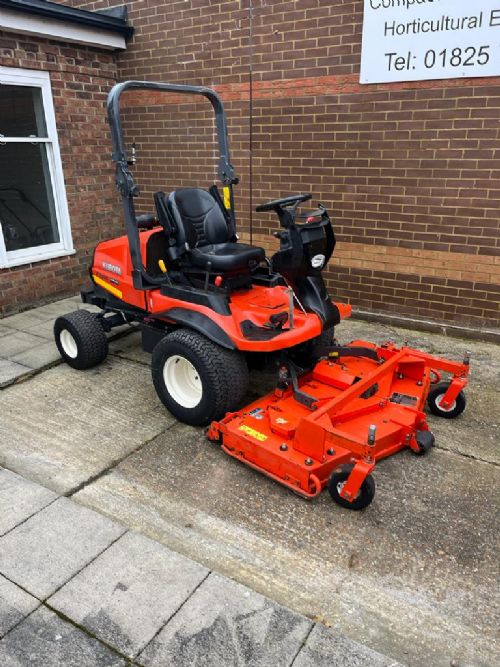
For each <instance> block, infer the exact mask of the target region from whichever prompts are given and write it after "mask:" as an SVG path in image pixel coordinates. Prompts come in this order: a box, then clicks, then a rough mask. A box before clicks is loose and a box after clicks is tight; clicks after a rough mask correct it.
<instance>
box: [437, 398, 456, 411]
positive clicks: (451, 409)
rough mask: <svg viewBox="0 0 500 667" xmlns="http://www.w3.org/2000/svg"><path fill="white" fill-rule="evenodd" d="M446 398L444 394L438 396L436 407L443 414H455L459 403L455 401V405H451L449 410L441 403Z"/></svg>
mask: <svg viewBox="0 0 500 667" xmlns="http://www.w3.org/2000/svg"><path fill="white" fill-rule="evenodd" d="M443 398H444V394H439V396H436V405H437V406H438V408H439V409H440V410H441V412H453V410H454V409H455V408H456V406H457V402H456V401H453V403H452V404H451V405H450V407H449V408H445V407H444V405H441V401H442V400H443Z"/></svg>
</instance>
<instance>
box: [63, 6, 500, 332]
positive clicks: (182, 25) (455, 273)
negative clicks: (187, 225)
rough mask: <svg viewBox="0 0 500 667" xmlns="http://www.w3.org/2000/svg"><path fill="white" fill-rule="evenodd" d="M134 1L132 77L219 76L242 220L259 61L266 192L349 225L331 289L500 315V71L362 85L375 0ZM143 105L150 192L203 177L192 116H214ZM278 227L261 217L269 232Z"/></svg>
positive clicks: (259, 132) (367, 302) (126, 60)
mask: <svg viewBox="0 0 500 667" xmlns="http://www.w3.org/2000/svg"><path fill="white" fill-rule="evenodd" d="M71 4H72V5H74V6H79V7H83V6H85V7H87V8H90V9H95V8H98V7H101V8H102V7H105V6H109V5H113V4H115V3H114V0H100V1H99V2H88V1H85V0H72V1H71ZM250 4H251V5H253V26H252V39H250V21H249V9H248V8H249V5H250ZM127 6H128V8H129V18H130V21H131V23H132V24H133V25H134V27H135V29H136V34H135V36H134V39H133V41H132V43H131V44H130V46H129V49H128V50H127V51H126V52H125V53H123V54H121V55H120V56H119V60H118V66H119V77H120V78H121V79H126V78H143V79H149V80H163V81H173V82H175V81H177V82H186V83H194V84H203V85H208V86H213V87H215V88H216V89H217V90H218V91H219V92H220V93H221V95H222V97H223V98H224V100H226V101H227V108H228V115H229V121H230V131H231V138H232V146H233V154H234V155H233V157H234V163H235V165H236V167H237V168H238V170H239V173H240V176H241V177H242V184H241V186H240V187H239V211H240V224H243V227H245V225H246V224H247V223H248V220H249V195H250V192H249V169H248V165H249V157H250V145H249V98H250V85H249V69H250V68H249V64H250V60H251V61H252V63H253V88H252V95H253V115H252V121H253V146H252V149H253V150H252V158H253V171H254V176H253V192H252V196H253V203H254V204H255V203H258V202H259V201H261V200H266V199H268V198H271V197H276V196H279V195H286V194H289V193H293V192H297V191H301V190H305V191H311V192H312V193H314V195H315V198H316V199H319V200H321V201H323V202H324V203H325V204H326V205H327V206H328V207H329V209H330V210H331V213H332V217H333V220H334V222H335V229H336V232H337V237H338V247H337V251H336V258H335V260H334V261H333V262H332V264H331V267H330V271H329V274H328V279H329V284H330V287H331V291H332V294H333V295H335V296H336V297H337V298H339V299H341V300H349V301H351V303H352V304H353V305H354V306H356V307H358V308H361V309H365V310H373V311H380V312H390V313H398V314H402V315H408V316H416V317H421V318H431V319H433V320H437V321H443V322H455V323H459V324H463V325H469V326H483V327H484V326H499V324H500V308H499V302H500V287H499V282H500V280H499V276H500V233H499V222H498V219H499V212H498V211H499V205H500V136H499V131H500V125H499V122H498V118H499V116H500V78H494V79H471V80H445V81H432V82H414V83H408V84H391V85H369V86H361V85H360V84H359V83H358V81H359V68H360V53H361V29H362V13H363V2H362V0H335V1H334V0H331V1H325V0H296V1H292V0H287V1H286V2H283V1H280V0H265V1H264V0H253V2H250V0H244V1H242V2H239V1H237V0H219V1H213V0H211V1H209V0H173V1H171V2H168V3H165V2H160V1H159V0H132V1H130V2H128V3H127ZM135 101H136V102H139V101H140V100H139V99H138V98H136V100H135ZM141 104H142V106H141V108H140V111H139V112H136V113H135V114H134V116H129V119H128V124H127V129H128V130H129V131H130V133H131V135H132V134H135V135H137V138H139V135H140V134H141V133H142V132H143V130H151V132H149V136H148V138H147V139H145V140H143V141H144V143H143V146H141V148H142V151H141V153H140V157H141V162H140V164H139V165H138V172H137V175H138V180H139V182H140V181H141V180H143V181H144V182H145V184H146V191H147V192H148V194H149V192H150V191H152V190H154V189H155V187H162V188H164V189H169V188H171V187H176V186H177V185H181V184H188V183H190V184H194V183H196V180H197V179H198V178H199V179H201V181H203V182H204V181H205V180H206V179H207V171H209V170H210V169H212V166H213V165H212V161H211V159H210V158H209V157H207V154H206V151H207V148H206V147H205V146H204V145H203V144H202V143H201V141H203V140H202V139H201V135H199V134H198V133H197V134H196V135H191V137H190V136H189V134H188V133H187V131H186V126H187V124H188V122H192V123H193V124H194V127H195V128H197V129H201V128H202V126H201V125H200V124H199V122H198V121H199V120H200V119H201V117H202V116H203V112H201V111H196V110H195V109H194V107H193V106H192V105H190V106H189V107H188V106H179V105H177V104H176V105H170V106H168V107H167V108H166V110H165V111H161V110H158V108H157V109H156V114H157V116H156V118H154V114H155V112H154V111H153V110H152V108H146V107H145V106H144V102H143V101H142V102H141ZM185 111H188V112H189V113H187V114H185ZM146 113H149V114H151V117H152V118H153V121H155V122H156V123H157V126H154V125H151V124H150V125H148V119H147V116H146ZM200 114H201V115H200ZM170 120H173V121H176V122H177V123H178V125H179V127H180V128H182V134H181V135H180V136H179V137H178V139H180V141H178V140H177V139H176V136H175V134H176V132H177V128H176V129H174V131H173V132H170V134H169V135H168V142H167V146H166V147H164V148H159V147H158V145H157V144H156V138H157V137H160V136H161V132H162V131H163V128H162V124H163V122H164V121H170ZM205 123H206V119H205V118H204V117H203V121H202V125H204V124H205ZM153 130H154V131H153ZM155 132H157V133H158V134H155ZM187 148H189V154H186V153H183V149H187ZM148 158H151V161H149V160H148ZM162 164H163V165H164V166H163V167H162ZM274 228H275V222H274V221H273V220H272V218H271V217H270V216H269V215H266V214H261V215H255V214H254V230H255V238H256V239H257V240H258V241H259V242H264V241H265V240H267V239H268V238H269V232H270V231H271V229H274Z"/></svg>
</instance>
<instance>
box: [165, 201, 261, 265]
mask: <svg viewBox="0 0 500 667" xmlns="http://www.w3.org/2000/svg"><path fill="white" fill-rule="evenodd" d="M167 206H168V207H169V209H170V211H171V213H172V216H173V218H174V220H175V223H176V226H177V235H176V236H177V237H176V245H177V246H185V247H186V248H188V255H189V259H190V261H191V263H192V265H193V266H195V267H197V268H200V269H203V270H208V269H210V270H211V271H220V272H221V273H234V272H238V271H245V272H246V271H249V270H251V269H254V268H255V267H256V266H258V264H259V263H260V262H261V261H262V260H263V259H264V258H265V252H264V250H263V248H258V247H256V246H251V245H247V244H246V243H234V242H233V241H231V233H230V230H229V227H228V223H227V221H226V218H225V216H224V213H223V212H222V210H221V208H220V206H219V205H218V204H217V202H216V201H215V199H214V198H213V197H212V195H211V194H209V193H208V192H207V191H206V190H203V189H202V188H183V189H180V190H174V192H171V193H170V195H169V196H168V198H167Z"/></svg>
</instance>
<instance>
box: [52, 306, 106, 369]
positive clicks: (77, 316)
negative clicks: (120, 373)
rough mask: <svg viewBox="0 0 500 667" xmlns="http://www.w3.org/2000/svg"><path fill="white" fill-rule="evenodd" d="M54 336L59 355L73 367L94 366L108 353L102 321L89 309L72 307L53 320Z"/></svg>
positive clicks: (84, 367)
mask: <svg viewBox="0 0 500 667" xmlns="http://www.w3.org/2000/svg"><path fill="white" fill-rule="evenodd" d="M54 339H55V342H56V346H57V349H58V350H59V354H60V355H61V357H62V358H63V359H64V361H65V362H66V363H67V364H69V365H70V366H71V367H72V368H76V369H78V370H84V369H86V368H91V367H92V366H97V364H100V363H101V361H104V359H106V357H107V356H108V339H107V338H106V334H105V332H104V329H103V326H102V324H101V321H100V320H99V318H98V316H97V315H96V314H95V313H90V312H89V311H88V310H75V311H74V312H72V313H68V314H67V315H62V316H61V317H58V318H57V319H56V321H55V322H54Z"/></svg>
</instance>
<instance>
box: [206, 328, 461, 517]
mask: <svg viewBox="0 0 500 667" xmlns="http://www.w3.org/2000/svg"><path fill="white" fill-rule="evenodd" d="M351 355H352V356H351ZM354 355H356V356H354ZM376 359H377V360H376ZM440 370H441V371H445V372H447V373H450V374H452V376H453V377H452V379H451V382H450V383H449V384H448V385H446V389H443V393H442V395H441V396H440V399H439V400H440V406H442V410H443V412H445V410H446V409H449V408H450V406H453V405H454V404H455V403H456V402H457V399H458V396H459V394H460V392H461V391H462V389H463V388H464V387H465V386H466V385H467V383H468V374H469V364H468V359H466V360H465V361H464V363H456V362H453V361H448V360H445V359H439V358H437V357H433V356H431V355H428V354H425V353H423V352H420V351H418V350H415V349H411V348H408V347H403V348H401V349H398V348H397V347H395V346H394V345H393V344H391V343H387V344H384V345H382V346H380V347H378V346H376V345H374V344H372V343H367V342H365V341H355V342H353V343H351V344H350V345H349V346H347V347H345V348H338V351H333V352H330V355H329V357H328V358H327V359H323V360H321V361H319V362H318V363H317V364H316V366H315V367H314V368H313V370H312V371H310V372H308V373H306V374H304V375H302V376H301V377H299V378H298V382H297V383H296V386H295V387H293V382H292V381H291V378H290V377H288V378H286V375H287V371H286V369H281V370H280V373H281V374H282V380H283V373H284V374H285V378H286V379H285V382H284V383H283V382H282V383H281V388H280V385H278V388H277V389H276V390H275V391H274V392H272V393H270V394H267V395H266V396H264V397H263V398H260V399H259V400H257V401H255V402H254V403H252V404H251V405H249V406H248V407H246V408H245V409H244V410H242V411H240V412H236V413H231V414H228V415H227V416H226V417H225V418H224V419H222V420H221V421H219V422H214V423H213V424H212V425H211V427H210V429H209V431H208V433H207V435H208V437H209V438H210V439H212V440H219V441H220V442H221V444H222V448H223V449H224V451H225V452H226V453H227V454H229V455H230V456H233V457H235V458H237V459H240V460H241V461H243V462H245V463H247V464H248V465H250V466H252V467H254V468H256V469H257V470H260V471H261V472H263V473H264V474H266V475H268V476H270V477H272V478H273V479H275V480H276V481H278V482H280V483H281V484H284V485H286V486H288V487H289V488H291V489H292V490H293V491H295V492H296V493H298V494H300V495H302V496H304V497H306V498H313V497H315V496H317V495H318V494H319V493H320V492H321V491H322V489H323V488H325V486H327V485H329V490H330V493H331V494H332V497H333V498H334V500H336V501H337V502H340V504H342V505H344V506H351V505H350V504H351V503H352V502H353V501H354V500H355V499H356V498H357V497H358V496H359V494H360V490H362V487H363V484H364V483H365V481H366V480H367V479H368V476H369V475H370V473H371V472H372V471H373V469H374V467H375V463H376V462H377V461H378V460H380V459H382V458H385V457H387V456H390V455H392V454H395V453H396V452H398V451H400V450H401V449H403V448H405V447H408V448H410V449H412V450H413V451H414V452H415V453H416V454H422V453H425V452H426V451H427V450H428V449H429V448H430V447H431V446H432V444H433V436H432V434H431V433H430V432H429V428H428V426H427V421H426V415H425V413H424V411H423V410H424V404H425V402H426V400H427V398H428V395H429V390H430V388H431V385H433V384H436V385H437V383H438V381H439V379H440V374H439V371H440ZM287 380H288V381H287ZM440 386H441V385H440ZM346 464H348V465H349V467H348V468H345V467H344V468H343V469H340V468H339V466H345V465H346ZM346 470H347V472H348V474H346ZM332 473H334V474H337V473H339V474H340V473H343V474H344V478H342V475H341V476H340V477H339V478H338V479H339V480H340V482H341V484H340V486H337V483H338V481H335V488H331V487H332V483H331V480H332V479H333V476H332ZM335 480H337V478H335ZM370 500H371V499H370Z"/></svg>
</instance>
